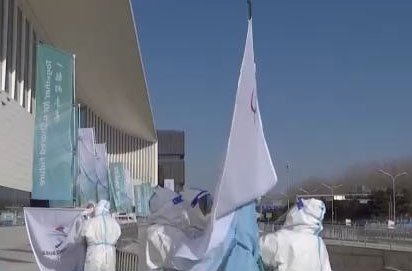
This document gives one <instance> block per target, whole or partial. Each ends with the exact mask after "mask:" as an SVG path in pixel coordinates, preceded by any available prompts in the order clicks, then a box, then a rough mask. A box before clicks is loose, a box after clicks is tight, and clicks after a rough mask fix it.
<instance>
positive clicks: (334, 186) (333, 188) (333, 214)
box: [322, 183, 343, 226]
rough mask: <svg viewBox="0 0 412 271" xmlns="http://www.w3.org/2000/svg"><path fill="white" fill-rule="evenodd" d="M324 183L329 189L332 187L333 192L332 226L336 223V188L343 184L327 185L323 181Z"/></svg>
mask: <svg viewBox="0 0 412 271" xmlns="http://www.w3.org/2000/svg"><path fill="white" fill-rule="evenodd" d="M322 185H323V186H324V187H326V188H328V189H330V191H331V193H332V226H333V225H334V216H335V210H334V209H333V208H334V206H333V205H334V204H333V203H334V200H335V193H334V191H335V189H336V188H339V187H341V186H342V185H343V184H338V185H327V184H325V183H322Z"/></svg>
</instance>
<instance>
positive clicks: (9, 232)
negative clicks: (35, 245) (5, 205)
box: [0, 226, 38, 271]
mask: <svg viewBox="0 0 412 271" xmlns="http://www.w3.org/2000/svg"><path fill="white" fill-rule="evenodd" d="M0 271H38V267H37V264H36V260H35V259H34V255H33V253H32V251H31V247H30V244H29V240H28V238H27V232H26V228H25V227H21V226H19V227H0Z"/></svg>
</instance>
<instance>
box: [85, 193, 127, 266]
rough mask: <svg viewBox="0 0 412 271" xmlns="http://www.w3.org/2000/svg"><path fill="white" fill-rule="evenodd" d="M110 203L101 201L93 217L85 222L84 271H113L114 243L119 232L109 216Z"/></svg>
mask: <svg viewBox="0 0 412 271" xmlns="http://www.w3.org/2000/svg"><path fill="white" fill-rule="evenodd" d="M109 210H110V203H109V202H108V201H106V200H101V201H99V203H98V204H97V206H96V209H95V216H94V217H93V218H91V219H89V220H86V221H85V224H84V226H83V229H82V236H84V237H85V239H86V241H87V253H86V260H85V264H84V271H115V270H116V248H115V245H116V242H117V239H119V237H120V234H121V230H120V226H119V224H118V223H117V221H116V220H115V219H114V218H112V217H111V215H110V212H109Z"/></svg>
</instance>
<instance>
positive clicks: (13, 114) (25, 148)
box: [0, 92, 34, 192]
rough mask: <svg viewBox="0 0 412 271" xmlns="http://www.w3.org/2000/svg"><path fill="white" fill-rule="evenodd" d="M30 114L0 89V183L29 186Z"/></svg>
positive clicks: (29, 189)
mask: <svg viewBox="0 0 412 271" xmlns="http://www.w3.org/2000/svg"><path fill="white" fill-rule="evenodd" d="M33 124H34V118H33V115H31V114H29V113H27V111H26V110H25V108H23V107H21V106H20V105H19V104H18V103H17V102H16V101H14V100H11V99H10V98H9V97H8V95H7V93H5V92H0V185H1V186H6V187H10V188H14V189H19V190H23V191H28V192H30V191H31V187H32V182H31V180H32V153H33V152H32V150H33Z"/></svg>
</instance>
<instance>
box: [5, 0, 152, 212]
mask: <svg viewBox="0 0 412 271" xmlns="http://www.w3.org/2000/svg"><path fill="white" fill-rule="evenodd" d="M39 42H43V43H47V44H50V45H51V46H54V47H56V48H58V49H61V50H64V51H66V52H70V53H72V54H74V55H75V59H76V72H75V74H76V100H77V103H79V104H81V105H82V112H83V113H82V114H81V116H82V118H83V119H82V122H83V124H84V126H85V127H94V128H95V135H96V141H97V142H98V143H107V148H108V158H109V162H123V163H125V164H126V166H127V167H128V169H129V171H130V173H131V175H132V179H133V180H134V182H135V184H139V183H151V184H153V185H156V184H157V181H158V169H157V167H158V147H157V135H156V130H155V128H154V122H153V116H152V110H151V105H150V100H149V95H148V90H147V85H146V80H145V74H144V69H143V65H142V61H141V56H140V49H139V43H138V36H137V32H136V24H135V18H134V14H133V8H132V6H131V1H129V0H116V1H113V0H87V1H84V0H69V1H67V0H40V1H39V0H0V210H1V208H2V207H5V206H9V205H13V206H15V205H26V206H27V204H28V203H27V202H28V201H27V199H29V198H30V192H31V187H32V156H33V153H32V152H33V129H34V112H35V101H36V89H35V78H36V46H37V44H38V43H39ZM10 191H14V192H13V193H10ZM3 192H4V193H3ZM12 195H14V196H12ZM16 195H17V198H20V200H18V199H16Z"/></svg>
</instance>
